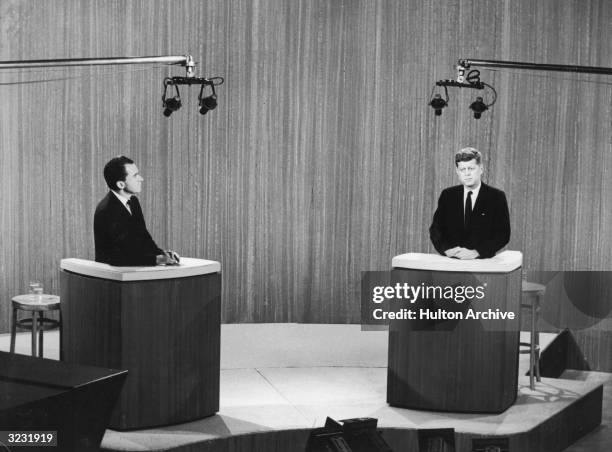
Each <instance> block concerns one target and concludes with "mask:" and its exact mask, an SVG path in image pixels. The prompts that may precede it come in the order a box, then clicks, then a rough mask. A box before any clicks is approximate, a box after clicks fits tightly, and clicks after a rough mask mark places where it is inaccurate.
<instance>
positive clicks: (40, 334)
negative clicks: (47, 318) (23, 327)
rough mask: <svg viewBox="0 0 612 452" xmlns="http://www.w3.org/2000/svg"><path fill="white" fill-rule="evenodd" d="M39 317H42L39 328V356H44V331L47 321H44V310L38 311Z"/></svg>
mask: <svg viewBox="0 0 612 452" xmlns="http://www.w3.org/2000/svg"><path fill="white" fill-rule="evenodd" d="M38 314H39V315H38V318H39V319H40V330H38V357H39V358H42V357H43V331H44V326H45V323H44V322H43V318H44V317H43V313H42V311H41V312H39V313H38Z"/></svg>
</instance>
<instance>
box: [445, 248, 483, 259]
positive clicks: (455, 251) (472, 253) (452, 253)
mask: <svg viewBox="0 0 612 452" xmlns="http://www.w3.org/2000/svg"><path fill="white" fill-rule="evenodd" d="M444 254H446V256H448V257H453V258H455V259H477V258H478V257H479V256H480V254H479V253H478V251H476V250H469V249H467V248H463V247H462V246H456V247H454V248H449V249H447V250H446V251H444Z"/></svg>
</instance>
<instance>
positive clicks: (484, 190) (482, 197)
mask: <svg viewBox="0 0 612 452" xmlns="http://www.w3.org/2000/svg"><path fill="white" fill-rule="evenodd" d="M488 188H489V187H487V186H486V185H485V184H484V183H483V182H481V183H480V192H478V198H476V203H475V204H474V206H473V207H472V214H474V213H476V212H477V211H478V209H480V206H483V205H486V204H487V201H486V198H487V195H488V194H489V190H488Z"/></svg>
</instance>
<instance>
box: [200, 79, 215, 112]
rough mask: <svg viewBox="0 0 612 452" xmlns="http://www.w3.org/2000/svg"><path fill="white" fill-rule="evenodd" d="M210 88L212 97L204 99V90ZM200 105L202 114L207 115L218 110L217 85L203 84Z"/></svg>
mask: <svg viewBox="0 0 612 452" xmlns="http://www.w3.org/2000/svg"><path fill="white" fill-rule="evenodd" d="M206 86H210V90H211V95H210V96H207V97H204V88H205V87H206ZM198 105H199V106H200V114H201V115H205V114H206V113H208V112H209V111H210V110H214V109H215V108H217V93H215V85H214V83H213V82H211V83H202V87H201V88H200V94H199V95H198Z"/></svg>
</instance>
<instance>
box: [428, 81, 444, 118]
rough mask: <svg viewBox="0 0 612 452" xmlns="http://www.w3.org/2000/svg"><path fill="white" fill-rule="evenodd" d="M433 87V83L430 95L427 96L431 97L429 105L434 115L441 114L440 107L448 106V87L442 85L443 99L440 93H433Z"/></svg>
mask: <svg viewBox="0 0 612 452" xmlns="http://www.w3.org/2000/svg"><path fill="white" fill-rule="evenodd" d="M435 89H436V86H435V85H434V87H433V88H432V89H431V95H430V96H429V98H430V99H431V101H430V102H429V105H430V106H431V107H432V108H433V109H434V112H435V114H436V116H441V115H442V109H443V108H445V107H447V106H448V88H446V86H445V87H444V93H445V98H444V99H442V95H441V94H440V93H436V94H434V90H435ZM432 95H433V97H432Z"/></svg>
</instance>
